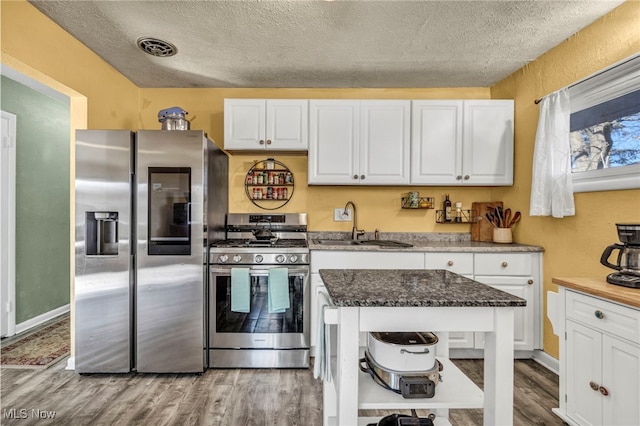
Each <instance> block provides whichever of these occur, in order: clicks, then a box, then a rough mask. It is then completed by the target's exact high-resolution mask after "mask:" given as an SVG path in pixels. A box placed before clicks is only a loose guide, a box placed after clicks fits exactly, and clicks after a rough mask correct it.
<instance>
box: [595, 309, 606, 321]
mask: <svg viewBox="0 0 640 426" xmlns="http://www.w3.org/2000/svg"><path fill="white" fill-rule="evenodd" d="M594 315H595V316H596V318H598V319H603V318H604V312H602V311H601V310H599V309H598V310H597V311H595V312H594Z"/></svg>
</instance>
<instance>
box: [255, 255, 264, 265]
mask: <svg viewBox="0 0 640 426" xmlns="http://www.w3.org/2000/svg"><path fill="white" fill-rule="evenodd" d="M253 260H255V261H256V262H257V263H261V262H262V260H263V257H262V255H261V254H256V257H254V258H253Z"/></svg>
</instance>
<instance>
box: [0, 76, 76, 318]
mask: <svg viewBox="0 0 640 426" xmlns="http://www.w3.org/2000/svg"><path fill="white" fill-rule="evenodd" d="M0 89H1V91H0V94H1V97H0V104H1V106H2V110H3V111H6V112H10V113H12V114H15V115H16V116H17V124H16V253H15V258H16V324H20V323H21V322H24V321H26V320H29V319H31V318H34V317H36V316H38V315H41V314H43V313H46V312H48V311H51V310H53V309H56V308H59V307H60V306H64V305H66V304H68V303H69V278H70V277H69V249H70V247H69V217H70V213H69V193H70V190H69V140H70V135H69V105H68V104H66V103H65V102H62V101H60V100H57V99H54V98H52V97H49V96H47V95H44V94H42V93H40V92H38V91H36V90H33V89H31V88H29V87H26V86H24V85H22V84H20V83H17V82H16V81H14V80H11V79H9V78H7V77H5V76H2V80H1V87H0Z"/></svg>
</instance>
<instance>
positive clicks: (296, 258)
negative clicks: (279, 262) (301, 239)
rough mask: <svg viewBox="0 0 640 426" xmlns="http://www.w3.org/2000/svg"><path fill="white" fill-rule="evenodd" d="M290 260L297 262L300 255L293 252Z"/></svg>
mask: <svg viewBox="0 0 640 426" xmlns="http://www.w3.org/2000/svg"><path fill="white" fill-rule="evenodd" d="M289 261H290V262H291V263H296V262H297V261H298V256H296V255H295V254H292V255H291V257H290V258H289Z"/></svg>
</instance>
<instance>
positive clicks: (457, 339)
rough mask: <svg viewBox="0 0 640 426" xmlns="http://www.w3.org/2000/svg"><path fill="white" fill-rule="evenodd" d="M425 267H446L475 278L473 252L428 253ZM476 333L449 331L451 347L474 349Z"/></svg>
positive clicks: (448, 269) (445, 268)
mask: <svg viewBox="0 0 640 426" xmlns="http://www.w3.org/2000/svg"><path fill="white" fill-rule="evenodd" d="M424 263H425V265H424V267H425V269H444V270H446V271H451V272H455V273H456V274H460V275H463V276H465V277H467V278H471V279H473V253H452V252H444V253H426V254H425V260H424ZM474 335H475V333H473V332H471V331H451V332H449V347H450V348H452V349H472V348H473V347H474V346H475V343H474V342H475V337H474Z"/></svg>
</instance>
